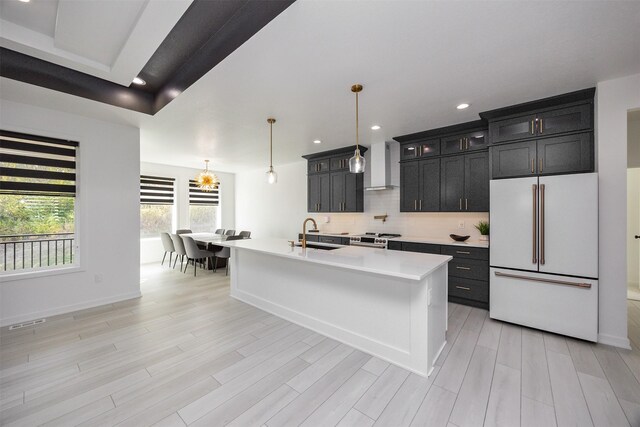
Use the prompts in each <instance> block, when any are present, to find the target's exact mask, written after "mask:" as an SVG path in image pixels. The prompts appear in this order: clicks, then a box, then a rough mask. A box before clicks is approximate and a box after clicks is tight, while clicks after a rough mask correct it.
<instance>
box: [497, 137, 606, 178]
mask: <svg viewBox="0 0 640 427" xmlns="http://www.w3.org/2000/svg"><path fill="white" fill-rule="evenodd" d="M592 138H593V133H592V132H584V133H578V134H572V135H563V136H556V137H552V138H545V139H539V140H537V141H523V142H515V143H510V144H498V145H494V146H492V147H491V178H492V179H499V178H516V177H523V176H536V175H557V174H563V173H578V172H590V171H592V170H593V168H594V158H593V157H594V156H593V141H592Z"/></svg>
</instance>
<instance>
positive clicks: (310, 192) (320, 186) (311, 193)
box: [307, 173, 331, 212]
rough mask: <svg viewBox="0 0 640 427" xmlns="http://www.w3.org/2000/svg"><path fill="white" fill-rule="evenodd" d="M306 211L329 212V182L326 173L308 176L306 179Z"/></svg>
mask: <svg viewBox="0 0 640 427" xmlns="http://www.w3.org/2000/svg"><path fill="white" fill-rule="evenodd" d="M307 183H308V186H307V196H308V197H307V210H308V211H309V212H329V211H330V210H331V209H330V208H331V182H330V176H329V174H326V173H320V174H314V175H309V176H308V178H307Z"/></svg>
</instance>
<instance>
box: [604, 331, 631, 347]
mask: <svg viewBox="0 0 640 427" xmlns="http://www.w3.org/2000/svg"><path fill="white" fill-rule="evenodd" d="M598 344H606V345H612V346H614V347H620V348H626V349H627V350H631V342H630V341H629V338H625V337H617V336H614V335H607V334H598Z"/></svg>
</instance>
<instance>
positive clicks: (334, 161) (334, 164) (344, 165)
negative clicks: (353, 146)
mask: <svg viewBox="0 0 640 427" xmlns="http://www.w3.org/2000/svg"><path fill="white" fill-rule="evenodd" d="M349 158H351V155H343V156H340V157H332V158H331V161H330V163H331V164H330V168H331V170H332V171H335V170H344V169H349Z"/></svg>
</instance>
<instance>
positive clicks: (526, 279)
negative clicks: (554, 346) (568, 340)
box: [489, 173, 598, 341]
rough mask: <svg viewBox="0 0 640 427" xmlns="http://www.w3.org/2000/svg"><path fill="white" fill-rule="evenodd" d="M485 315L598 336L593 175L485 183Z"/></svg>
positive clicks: (565, 332) (591, 338) (575, 334)
mask: <svg viewBox="0 0 640 427" xmlns="http://www.w3.org/2000/svg"><path fill="white" fill-rule="evenodd" d="M489 188H490V201H491V209H490V214H489V222H490V224H491V244H490V249H489V250H490V266H491V268H490V285H491V286H490V316H491V317H492V318H494V319H499V320H504V321H507V322H511V323H516V324H520V325H524V326H529V327H533V328H537V329H542V330H546V331H550V332H555V333H559V334H563V335H568V336H572V337H576V338H581V339H585V340H589V341H597V336H598V175H597V174H596V173H588V174H575V175H555V176H540V177H531V178H514V179H502V180H492V181H491V182H490V187H489Z"/></svg>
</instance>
